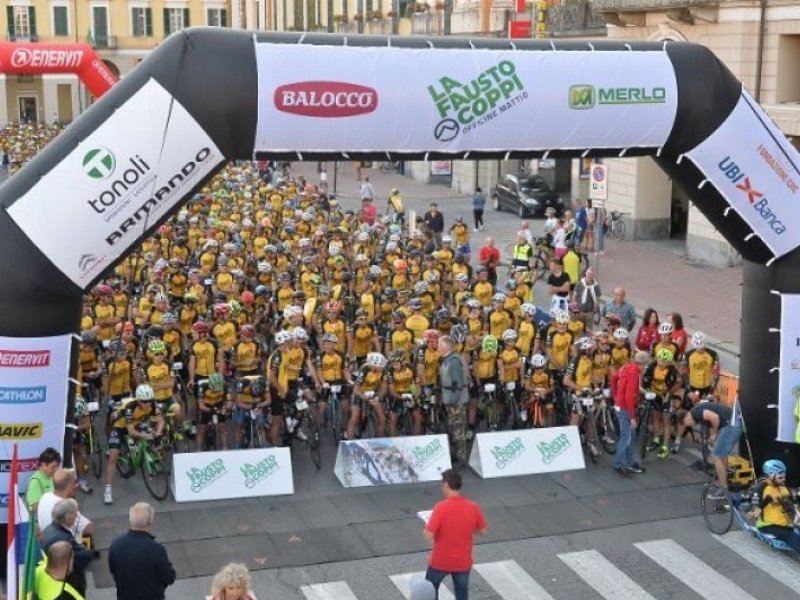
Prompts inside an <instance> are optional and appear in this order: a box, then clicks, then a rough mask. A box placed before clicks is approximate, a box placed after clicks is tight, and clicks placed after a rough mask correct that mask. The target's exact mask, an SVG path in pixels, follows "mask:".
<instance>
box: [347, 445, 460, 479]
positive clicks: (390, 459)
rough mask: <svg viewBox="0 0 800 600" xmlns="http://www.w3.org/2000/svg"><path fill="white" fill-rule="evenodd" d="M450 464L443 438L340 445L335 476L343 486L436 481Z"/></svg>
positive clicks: (447, 448) (447, 449) (448, 448)
mask: <svg viewBox="0 0 800 600" xmlns="http://www.w3.org/2000/svg"><path fill="white" fill-rule="evenodd" d="M451 466H452V465H451V464H450V444H449V443H448V440H447V436H446V435H420V436H410V437H395V438H374V439H368V440H353V441H342V442H339V451H338V453H337V454H336V465H335V466H334V471H333V472H334V473H335V475H336V477H338V478H339V481H341V482H342V485H343V486H344V487H365V486H376V485H397V484H401V483H419V482H420V481H439V480H440V479H441V478H442V475H441V474H442V471H446V470H447V469H449V468H450V467H451Z"/></svg>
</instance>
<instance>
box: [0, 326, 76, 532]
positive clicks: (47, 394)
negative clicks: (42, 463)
mask: <svg viewBox="0 0 800 600" xmlns="http://www.w3.org/2000/svg"><path fill="white" fill-rule="evenodd" d="M71 344H72V336H70V335H61V336H55V337H39V338H8V337H0V494H2V495H3V498H2V503H3V504H4V503H5V502H6V501H7V498H6V497H5V495H6V493H7V492H8V483H9V477H10V472H11V456H12V454H13V449H14V444H15V443H16V444H17V445H18V447H19V451H18V456H19V459H20V474H19V488H20V490H24V489H26V487H27V484H28V479H29V478H30V476H31V474H32V473H33V472H34V471H35V470H36V467H37V460H38V458H39V454H41V453H42V450H44V449H45V448H47V447H48V446H50V447H53V448H56V449H57V450H59V451H60V450H61V449H62V448H63V446H64V423H65V422H66V412H67V392H68V388H67V386H68V385H69V382H68V379H67V378H68V377H69V356H70V348H71ZM6 517H7V514H6V511H4V510H3V509H2V507H1V506H0V523H5V522H6Z"/></svg>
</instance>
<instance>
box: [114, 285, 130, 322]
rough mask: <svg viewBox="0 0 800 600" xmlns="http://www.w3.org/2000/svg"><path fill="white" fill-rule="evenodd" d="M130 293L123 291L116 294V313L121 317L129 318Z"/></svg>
mask: <svg viewBox="0 0 800 600" xmlns="http://www.w3.org/2000/svg"><path fill="white" fill-rule="evenodd" d="M129 302H130V300H128V294H126V293H125V292H123V291H119V292H116V293H115V294H114V314H115V315H116V316H117V317H120V318H123V319H125V318H127V315H128V303H129Z"/></svg>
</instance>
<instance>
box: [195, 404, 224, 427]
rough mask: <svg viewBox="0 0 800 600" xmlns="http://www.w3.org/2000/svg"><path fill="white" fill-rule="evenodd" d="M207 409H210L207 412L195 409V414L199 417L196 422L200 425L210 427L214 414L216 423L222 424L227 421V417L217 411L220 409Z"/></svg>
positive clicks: (216, 407) (217, 407)
mask: <svg viewBox="0 0 800 600" xmlns="http://www.w3.org/2000/svg"><path fill="white" fill-rule="evenodd" d="M209 408H211V410H210V411H208V412H205V411H202V410H200V409H199V408H198V409H197V414H198V415H199V418H198V421H199V424H200V425H211V423H212V422H213V419H214V415H215V414H216V415H217V422H218V423H224V422H225V421H227V420H228V415H227V414H225V413H224V412H221V411H220V410H219V409H220V408H222V407H220V406H214V407H209ZM215 409H216V410H215Z"/></svg>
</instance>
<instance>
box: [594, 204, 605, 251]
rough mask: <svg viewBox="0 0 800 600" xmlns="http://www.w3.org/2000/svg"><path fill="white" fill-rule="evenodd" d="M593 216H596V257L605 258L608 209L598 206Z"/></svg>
mask: <svg viewBox="0 0 800 600" xmlns="http://www.w3.org/2000/svg"><path fill="white" fill-rule="evenodd" d="M592 214H593V215H594V247H595V248H594V249H595V255H597V256H603V251H604V250H605V249H606V209H605V208H603V207H602V206H596V207H595V208H594V209H593V211H592Z"/></svg>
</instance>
